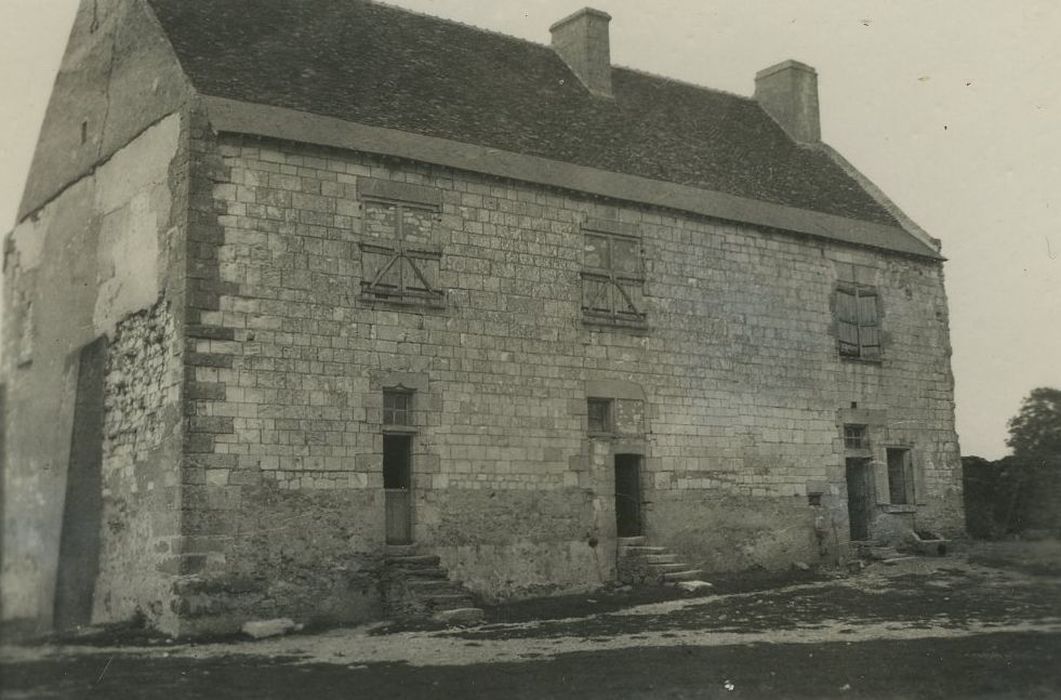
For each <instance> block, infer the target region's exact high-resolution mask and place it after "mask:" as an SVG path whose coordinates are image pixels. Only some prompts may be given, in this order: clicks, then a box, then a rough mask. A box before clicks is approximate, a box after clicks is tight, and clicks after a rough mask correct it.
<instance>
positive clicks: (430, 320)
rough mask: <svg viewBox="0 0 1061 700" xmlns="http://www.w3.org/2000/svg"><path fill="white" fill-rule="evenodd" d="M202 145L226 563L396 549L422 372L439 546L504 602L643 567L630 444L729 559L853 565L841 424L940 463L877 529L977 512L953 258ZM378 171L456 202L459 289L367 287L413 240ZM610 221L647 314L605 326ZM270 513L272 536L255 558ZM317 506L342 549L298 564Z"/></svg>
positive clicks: (449, 224)
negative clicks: (847, 331)
mask: <svg viewBox="0 0 1061 700" xmlns="http://www.w3.org/2000/svg"><path fill="white" fill-rule="evenodd" d="M200 147H201V148H203V149H205V151H206V153H204V154H202V156H201V158H200V160H201V161H204V162H205V161H210V162H213V163H214V167H215V168H216V170H214V171H213V174H212V176H211V181H212V182H213V183H214V185H213V191H212V196H213V205H212V208H213V211H215V212H216V214H217V216H216V222H217V226H218V227H220V229H221V231H222V234H221V235H219V236H217V237H216V238H217V246H216V259H217V269H218V275H219V283H220V284H221V285H224V286H225V293H223V294H221V295H220V296H219V297H218V299H217V308H216V309H212V310H201V311H200V312H199V319H198V320H199V322H200V323H201V324H202V327H203V329H204V334H205V335H207V336H209V337H199V338H191V339H189V346H188V351H189V354H188V356H189V358H195V359H194V360H192V363H193V364H195V365H197V366H195V367H194V368H190V369H189V374H191V373H194V384H193V385H191V386H194V387H197V388H199V389H203V388H204V387H209V388H210V393H209V395H206V394H204V395H202V396H200V397H198V398H199V400H197V401H195V402H193V403H192V404H191V405H193V406H195V409H194V413H195V417H194V418H189V420H190V421H197V422H200V423H202V424H210V425H215V426H223V428H224V429H223V430H221V429H219V430H218V431H217V432H216V433H214V434H212V435H211V439H210V442H211V443H212V444H209V445H207V444H205V443H203V445H202V446H201V447H200V446H199V443H196V446H195V447H194V448H193V449H194V451H195V452H196V454H194V455H190V456H189V457H190V458H189V461H188V463H187V464H186V469H185V482H186V483H202V484H203V485H204V486H203V489H204V490H205V495H206V499H207V501H208V502H209V503H210V504H211V505H210V506H208V508H209V509H208V510H203V511H202V512H201V513H200V515H201V516H202V520H203V529H202V531H198V530H197V531H196V533H195V534H196V535H197V536H201V541H202V543H203V546H204V551H203V552H202V554H204V555H210V556H208V557H207V559H206V561H207V564H206V565H205V566H204V569H203V571H202V572H201V573H200V576H204V577H206V578H210V577H212V576H221V577H225V576H227V575H229V572H230V571H231V570H233V569H238V570H246V571H248V572H256V573H257V575H258V576H259V577H261V578H262V579H263V580H264V579H268V580H269V582H270V583H269V584H268V585H269V586H283V585H286V583H285V581H284V580H283V578H284V575H289V576H291V577H293V578H294V579H297V580H304V579H303V577H305V576H306V574H307V573H308V572H310V571H316V570H318V569H319V568H321V562H322V558H323V560H324V561H334V562H335V565H336V566H342V565H343V563H346V565H347V566H353V567H354V568H359V567H365V566H371V561H372V557H373V553H374V552H378V551H379V549H380V547H381V545H382V542H383V536H384V528H383V521H384V518H383V503H382V500H381V498H380V496H381V489H382V486H383V481H382V480H383V476H382V475H383V468H382V463H381V460H382V456H381V455H382V434H383V425H382V417H381V403H382V394H383V389H384V388H386V387H388V386H404V387H406V388H409V387H410V386H415V387H417V390H416V391H415V395H414V406H415V410H414V414H415V421H414V422H415V428H416V436H415V438H414V441H413V444H414V450H413V459H412V462H413V467H412V471H413V493H414V506H413V512H414V516H413V517H414V525H413V527H414V532H415V540H416V542H417V543H419V544H422V545H423V546H424V547H425V548H427V549H429V550H430V551H433V552H435V553H438V554H439V555H440V556H441V557H442V558H443V562H444V563H445V564H446V565H447V566H448V567H449V568H450V570H451V571H452V572H453V573H454V574H455V575H456V576H457V577H458V578H459V579H461V580H463V581H465V582H466V583H467V584H468V585H469V586H470V587H472V588H473V589H474V590H476V591H477V592H479V593H480V594H482V595H484V596H486V597H488V598H494V599H497V598H505V597H510V596H524V595H530V594H537V593H547V592H552V591H559V590H575V589H584V588H589V587H592V586H596V585H599V584H601V583H603V582H606V581H608V580H610V579H611V578H612V577H613V576H614V565H615V551H614V546H613V543H614V537H615V527H616V524H615V514H614V476H613V473H612V469H613V458H614V455H615V454H617V453H631V454H639V455H643V460H644V461H643V477H642V484H641V486H642V490H643V495H644V503H645V505H644V511H645V512H644V526H645V529H646V534H648V535H649V536H650V538H653V539H655V540H657V541H659V542H660V543H661V544H666V545H668V546H671V547H673V548H674V549H675V550H676V551H678V552H680V553H681V554H683V555H684V556H685V557H687V558H689V559H691V560H693V561H697V562H701V563H702V564H703V565H704V567H705V568H706V569H707V570H709V571H712V570H727V569H730V570H731V569H740V568H744V567H748V566H754V565H764V566H772V567H774V566H785V565H788V564H790V563H792V562H793V561H796V560H802V561H813V562H818V561H823V560H824V561H829V560H831V559H833V558H835V557H836V556H837V555H838V553H839V551H840V550H842V549H843V545H844V543H845V542H846V541H847V539H848V534H847V529H848V525H847V518H846V510H847V507H846V506H847V504H846V501H845V493H846V486H845V483H844V447H843V440H842V432H843V431H842V428H843V425H844V423H845V422H849V421H853V420H855V419H859V420H861V419H863V418H864V416H863V415H859V412H862V413H865V412H867V411H868V412H870V413H872V415H873V420H874V421H875V422H874V423H873V426H872V435H871V437H870V441H871V445H873V446H874V449H877V450H878V452H879V454H876V455H875V457H876V472H877V475H878V477H877V478H878V481H879V483H880V484H881V486H880V487H879V489H880V490H882V491H884V492H885V493H886V490H887V480H886V478H887V474H886V469H885V468H884V466H882V465H883V464H884V453H883V450H884V449H885V446H886V445H903V446H909V447H910V448H911V449H912V454H913V460H914V466H915V470H916V474H917V485H916V486H917V488H916V491H915V492H916V493H917V504H916V505H915V504H910V505H907V506H895V505H890V504H886V501H887V497H886V495H884V494H880V493H878V500H880V501H881V504H880V505H877V503H876V502H875V503H874V511H875V513H878V514H879V517H875V518H874V526H875V528H876V529H877V530H878V531H880V532H886V531H887V528H888V527H890V526H891V525H893V524H894V521H895V520H897V519H898V520H900V521H903V523H904V525H905V526H906V527H911V526H914V525H915V524H916V526H917V527H924V528H933V529H940V530H943V531H947V532H954V531H955V530H956V529H957V528H958V527H959V524H960V522H961V506H960V501H961V496H960V490H959V488H958V487H957V486H956V484H957V483H958V475H957V472H956V470H957V469H958V450H957V443H956V438H955V435H954V430H953V424H952V415H953V409H952V404H951V383H952V379H951V375H950V371H949V364H948V357H949V345H948V340H947V325H946V304H945V298H944V293H943V284H942V282H943V280H942V274H941V268H940V265H939V264H938V263H934V262H922V261H918V260H916V259H911V258H904V257H897V256H894V255H888V254H885V253H880V252H872V251H869V250H859V249H854V248H850V247H842V246H840V245H836V244H828V243H823V242H816V241H809V240H806V239H801V238H796V237H792V236H789V235H785V234H784V233H780V232H773V231H767V230H759V229H755V228H753V227H750V226H741V225H736V224H730V223H724V222H720V221H712V220H710V219H706V218H699V217H690V216H686V215H682V214H680V213H678V212H668V211H664V210H651V209H647V208H644V207H636V206H629V205H624V204H623V203H621V202H607V201H601V200H600V199H596V198H595V199H589V198H585V197H579V196H578V195H577V194H574V193H563V192H559V191H552V190H548V189H545V188H541V187H534V186H530V185H526V184H521V183H518V182H511V181H502V180H497V179H492V178H486V177H481V176H476V175H474V174H471V173H462V172H456V171H452V170H447V169H443V168H437V167H428V166H424V165H418V164H416V163H413V162H399V161H393V160H383V159H380V158H377V157H371V156H367V155H364V154H358V153H352V152H342V151H338V150H332V149H321V148H315V147H309V146H304V145H298V144H293V143H282V142H271V141H268V140H257V139H250V138H240V137H238V136H222V137H221V138H220V139H219V140H218V141H217V142H216V143H215V142H210V143H205V142H204V143H202V144H200ZM214 159H219V160H220V162H215V160H214ZM366 181H367V182H371V183H372V185H371V187H370V188H368V189H371V190H372V191H373V192H379V191H384V190H386V189H387V188H386V187H385V186H384V185H381V184H380V183H396V184H397V185H398V187H395V188H394V190H393V191H394V192H395V195H394V196H395V197H400V196H407V197H410V196H412V195H409V194H408V193H409V192H413V193H420V196H421V198H423V193H424V192H434V193H436V194H437V197H438V201H439V202H440V204H439V207H438V209H437V211H436V212H435V213H434V215H433V217H431V220H430V222H429V223H428V224H424V223H423V222H419V223H418V225H420V226H421V228H420V229H418V230H420V232H421V235H423V236H424V237H425V238H426V239H429V240H425V241H424V243H425V245H426V244H429V245H431V246H435V247H436V248H437V249H438V250H440V251H441V258H440V260H439V261H438V271H437V282H435V283H436V284H437V285H438V288H439V289H441V290H443V291H444V294H445V301H444V304H443V305H442V306H441V307H435V306H433V305H429V304H422V305H418V304H415V303H414V304H411V305H407V306H403V305H397V304H389V303H387V302H381V301H371V300H366V299H365V297H364V296H363V295H362V293H361V289H362V282H364V281H365V270H364V269H363V267H362V264H361V263H362V256H361V255H360V250H359V244H360V243H361V242H363V241H364V240H366V239H373V240H376V239H379V238H380V237H382V236H385V235H386V233H385V229H386V227H385V226H384V225H382V224H381V223H380V220H381V219H380V216H379V215H378V212H377V211H376V210H375V208H374V207H373V206H369V205H370V204H371V202H372V201H374V200H370V201H369V202H368V203H366V201H365V200H364V197H363V196H362V194H361V193H362V192H363V191H364V190H365V189H366V187H365V186H364V184H363V183H365V182H366ZM403 188H404V189H403ZM403 192H405V193H406V194H405V195H403V194H402V193H403ZM595 220H605V221H615V222H621V223H622V224H624V225H627V226H630V227H633V228H634V229H636V230H637V231H639V232H640V236H641V246H642V253H641V256H642V259H643V264H644V268H645V274H644V277H645V281H644V289H643V296H642V298H643V304H644V311H645V313H646V317H647V319H648V327H647V328H645V329H630V328H625V327H618V328H602V327H600V326H595V325H588V324H586V323H585V322H584V318H583V312H582V310H581V305H580V300H581V299H582V287H581V285H582V282H581V279H580V271H581V268H582V258H583V244H584V236H585V233H584V232H583V225H584V224H585V222H587V221H595ZM191 235H192V236H193V237H194V236H195V235H196V234H195V232H194V230H193V232H192V234H191ZM852 265H858V266H860V268H861V269H862V270H863V273H862V274H864V275H868V276H869V281H870V282H871V283H872V284H873V285H874V286H875V288H876V289H877V290H878V292H879V294H880V297H881V308H882V310H883V313H882V321H881V328H882V332H883V346H884V349H883V355H882V359H881V360H880V361H879V362H866V361H853V360H846V359H842V358H841V357H839V356H838V354H837V341H836V330H835V325H836V324H835V321H834V313H833V309H832V308H831V306H832V304H833V303H834V301H833V299H834V293H835V290H836V287H837V283H838V280H840V279H841V278H842V276H843V274H844V272H843V269H845V267H846V268H850V266H852ZM189 327H190V328H194V326H193V325H190V326H189ZM629 387H633V388H634V389H633V390H634V391H635V392H640V393H642V394H643V397H644V403H643V408H642V409H640V410H641V411H643V416H642V415H640V414H639V413H638V410H639V409H637V408H633V407H637V406H640V405H641V402H640V401H638V400H628V399H630V396H629V395H628V393H626V392H628V391H629ZM600 395H604V396H606V397H607V396H611V397H614V398H615V400H616V409H617V410H616V413H617V416H616V422H617V425H616V426H615V430H614V434H611V435H606V436H593V437H591V436H590V435H589V434H588V432H587V430H588V426H587V412H586V401H587V398H588V397H591V396H600ZM856 404H857V406H858V407H859V408H858V409H854V414H852V409H851V408H850V407H851V406H852V405H856ZM627 407H631V408H627ZM631 413H633V414H635V415H634V416H633V417H632V418H631V417H630V415H629V414H631ZM852 416H853V417H852ZM878 446H879V448H878ZM196 465H202V466H201V468H199V467H198V466H196ZM808 494H821V496H820V504H821V505H808ZM296 503H297V504H300V505H298V506H296V505H294V504H296ZM299 510H301V511H302V513H303V517H302V518H294V519H292V520H287V519H286V518H281V519H277V518H276V517H275V514H276V513H277V512H278V511H279V512H289V511H299ZM270 514H271V515H270ZM263 516H264V518H265V519H267V520H271V521H272V522H274V523H275V526H274V527H273V528H272V530H271V535H270V536H269V537H268V538H263V539H262V541H260V542H256V546H246V544H247V543H246V541H245V538H246V537H247V536H248V535H251V536H253V535H255V534H256V533H257V528H259V527H260V524H259V523H260V521H261V520H262V518H263ZM308 522H313V523H315V524H314V534H315V543H314V545H313V550H314V552H315V553H314V555H313V556H312V557H306V558H304V559H302V561H292V562H291V568H290V570H283V571H284V575H280V576H278V575H277V574H278V571H277V569H276V568H275V564H276V561H277V560H280V561H285V560H286V558H287V557H290V556H291V553H293V552H300V553H304V552H305V551H306V543H305V542H304V537H305V528H306V524H307V523H308ZM326 523H327V524H326ZM189 554H195V553H194V552H190V553H189ZM210 557H212V558H210ZM299 558H300V557H295V559H299ZM349 562H356V563H355V564H350V563H349ZM300 567H305V568H300ZM310 578H312V577H310ZM326 585H330V584H326ZM279 611H283V610H282V608H281V609H280V610H279Z"/></svg>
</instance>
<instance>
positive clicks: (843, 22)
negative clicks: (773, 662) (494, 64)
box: [0, 0, 1061, 459]
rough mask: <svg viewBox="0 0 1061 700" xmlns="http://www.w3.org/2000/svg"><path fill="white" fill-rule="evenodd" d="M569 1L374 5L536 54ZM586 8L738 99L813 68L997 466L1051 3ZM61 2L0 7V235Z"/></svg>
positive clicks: (1019, 366)
mask: <svg viewBox="0 0 1061 700" xmlns="http://www.w3.org/2000/svg"><path fill="white" fill-rule="evenodd" d="M260 1H261V2H278V1H282V0H260ZM286 1H297V0H286ZM584 2H585V0H572V1H567V0H535V1H534V2H533V3H530V2H528V1H527V0H519V1H514V0H391V4H394V5H399V6H402V7H406V8H409V9H413V10H417V11H420V12H426V13H428V14H433V15H437V16H440V17H446V18H449V19H455V20H459V21H462V22H466V23H468V24H473V25H476V26H479V27H483V28H486V29H491V30H495V31H499V32H503V33H505V34H511V35H515V36H519V37H522V38H525V39H529V40H531V41H537V42H540V43H548V40H549V31H548V28H549V25H550V24H552V23H553V22H554V21H556V20H557V19H560V18H561V17H564V16H566V15H568V14H570V13H571V12H573V11H574V10H577V9H578V8H580V7H582V4H583V3H584ZM592 2H593V7H596V8H598V9H601V10H604V11H606V12H608V13H609V14H610V15H611V16H612V23H611V47H612V62H613V63H614V64H617V65H623V66H628V67H631V68H636V69H639V70H644V71H648V72H651V73H657V74H660V75H665V76H668V77H672V78H677V79H679V80H684V81H688V82H692V83H696V84H699V85H705V86H708V87H712V88H717V89H721V90H726V91H729V92H733V93H737V94H741V95H750V94H751V92H752V89H753V81H754V76H755V72H756V71H757V70H759V69H762V68H765V67H767V66H769V65H772V64H774V63H776V62H778V61H781V60H784V59H788V58H794V59H797V60H800V61H803V62H804V63H808V64H810V65H812V66H814V67H815V68H816V69H817V70H818V74H819V90H820V99H821V111H822V138H823V140H825V141H826V142H828V143H830V144H831V145H832V146H833V147H835V148H836V149H837V150H839V151H840V152H841V153H842V154H844V155H845V156H846V157H847V159H848V160H850V161H852V162H853V163H854V164H855V165H856V166H858V168H859V169H860V170H861V171H862V172H863V173H865V174H866V175H867V176H868V177H869V178H870V179H871V180H873V181H874V182H875V183H876V184H877V185H878V186H880V187H881V188H882V189H883V190H884V191H885V192H886V193H887V194H888V196H889V197H890V198H891V199H893V200H894V201H895V202H896V203H897V204H898V205H899V206H900V207H901V208H902V209H903V210H904V211H905V212H906V213H907V214H909V215H910V216H911V217H912V218H913V219H914V220H915V221H916V222H918V223H919V224H920V225H921V226H922V227H923V228H925V229H926V230H927V231H928V232H929V233H930V234H931V235H933V236H935V237H936V238H940V239H942V240H943V252H944V254H945V255H946V256H947V258H948V262H947V264H946V267H945V270H946V284H947V293H948V297H949V300H950V311H951V314H950V319H951V340H952V344H953V347H954V355H953V358H952V362H953V369H954V374H955V380H956V387H955V401H956V405H957V421H958V433H959V438H960V441H961V448H962V453H963V454H965V455H980V456H982V457H986V458H989V459H993V458H997V457H1000V456H1002V455H1004V454H1006V453H1007V452H1008V449H1007V448H1006V446H1005V443H1004V441H1005V437H1006V422H1007V420H1008V419H1009V418H1010V417H1011V416H1013V415H1014V414H1015V413H1016V412H1017V410H1018V409H1019V407H1020V401H1021V398H1022V397H1023V396H1025V395H1027V394H1028V393H1029V392H1030V391H1031V389H1033V388H1035V387H1037V386H1054V387H1061V77H1059V74H1058V70H1059V69H1061V41H1058V37H1061V3H1057V2H1054V0H1013V1H1011V2H998V1H997V0H933V1H932V2H924V0H873V1H869V0H844V2H837V1H836V0H813V1H812V0H783V1H782V0H653V1H652V2H651V3H648V2H644V1H643V0H592ZM76 7H77V0H0V94H2V95H4V96H5V98H4V99H3V100H0V126H2V129H0V233H6V232H7V231H8V230H10V229H11V228H12V227H13V226H14V223H15V216H16V210H17V206H18V201H19V198H20V197H21V193H22V189H23V186H24V183H25V178H26V173H27V171H28V168H29V164H30V160H31V157H32V153H33V147H34V143H35V141H36V138H37V134H38V131H39V129H40V124H41V121H42V119H43V116H44V110H45V107H46V105H47V101H48V96H49V93H50V90H51V85H52V82H53V81H54V78H55V73H56V71H57V70H58V67H59V62H60V59H61V57H62V52H63V47H64V46H65V42H66V38H67V34H68V33H69V30H70V26H71V24H72V22H73V17H74V12H75V10H76Z"/></svg>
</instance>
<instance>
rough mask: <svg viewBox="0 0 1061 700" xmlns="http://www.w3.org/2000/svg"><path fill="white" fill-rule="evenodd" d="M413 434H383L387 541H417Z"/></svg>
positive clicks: (408, 542)
mask: <svg viewBox="0 0 1061 700" xmlns="http://www.w3.org/2000/svg"><path fill="white" fill-rule="evenodd" d="M412 443H413V438H412V436H411V435H384V436H383V493H384V497H385V499H386V537H387V539H386V541H387V544H411V543H412V541H413V498H412V481H413V478H412V476H413V475H412Z"/></svg>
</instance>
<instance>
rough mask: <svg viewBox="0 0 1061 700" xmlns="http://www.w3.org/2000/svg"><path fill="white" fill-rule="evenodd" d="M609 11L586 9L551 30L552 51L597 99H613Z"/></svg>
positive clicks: (568, 17)
mask: <svg viewBox="0 0 1061 700" xmlns="http://www.w3.org/2000/svg"><path fill="white" fill-rule="evenodd" d="M611 20H612V18H611V15H609V14H608V13H607V12H601V11H600V10H594V9H593V8H591V7H584V8H582V9H581V10H579V11H578V12H576V13H574V14H572V15H569V16H567V17H565V18H563V19H562V20H560V21H559V22H557V23H555V24H554V25H553V26H551V27H549V31H550V32H551V33H552V35H553V41H552V45H553V50H554V51H556V53H558V54H559V55H560V58H562V59H563V60H564V63H566V64H567V66H568V68H570V69H571V70H572V72H574V74H575V76H577V77H578V79H579V80H580V81H582V84H583V85H585V86H586V88H587V89H588V90H589V91H590V92H591V93H593V94H594V95H596V96H598V97H611V96H612V61H611V48H610V43H609V40H608V23H609V22H611Z"/></svg>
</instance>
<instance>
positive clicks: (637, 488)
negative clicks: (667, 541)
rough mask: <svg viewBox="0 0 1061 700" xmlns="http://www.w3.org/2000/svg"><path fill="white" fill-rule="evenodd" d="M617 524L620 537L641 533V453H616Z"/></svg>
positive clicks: (634, 535)
mask: <svg viewBox="0 0 1061 700" xmlns="http://www.w3.org/2000/svg"><path fill="white" fill-rule="evenodd" d="M615 525H616V531H617V533H618V535H619V537H637V536H638V535H640V534H641V457H640V455H615Z"/></svg>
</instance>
